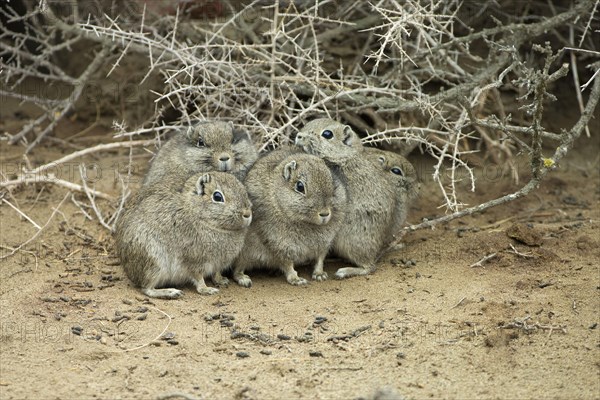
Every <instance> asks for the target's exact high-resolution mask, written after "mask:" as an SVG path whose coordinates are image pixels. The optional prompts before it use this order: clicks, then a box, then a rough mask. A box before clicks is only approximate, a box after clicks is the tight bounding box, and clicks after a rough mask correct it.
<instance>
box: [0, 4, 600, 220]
mask: <svg viewBox="0 0 600 400" xmlns="http://www.w3.org/2000/svg"><path fill="white" fill-rule="evenodd" d="M122 3H123V4H126V5H131V4H137V3H136V2H133V1H126V0H123V1H122ZM101 4H104V3H102V2H101V1H100V0H98V5H99V6H98V10H101V11H102V12H97V13H96V14H90V15H79V14H80V13H79V9H78V7H77V6H75V7H74V9H73V13H72V15H70V16H68V17H67V18H65V17H64V16H57V15H58V13H57V12H56V10H55V9H54V8H53V7H54V6H53V4H52V3H48V4H46V9H44V10H42V9H41V8H40V7H39V6H37V7H33V8H32V9H30V10H29V11H28V12H27V14H26V15H19V14H18V13H16V12H14V11H13V10H12V9H10V8H6V10H5V9H2V10H0V12H2V13H3V14H4V16H5V17H6V18H7V19H8V20H10V21H11V23H15V22H20V23H22V24H24V26H26V27H27V30H26V31H27V32H28V33H27V34H22V33H16V32H13V31H9V30H6V31H4V32H0V52H2V59H1V60H0V69H1V70H2V73H1V78H2V85H3V86H2V88H0V96H13V97H16V98H18V99H20V100H21V101H23V102H30V103H33V104H36V105H37V106H38V107H39V108H40V109H41V110H42V111H43V113H42V114H41V115H40V116H39V117H36V118H34V119H33V120H31V121H30V122H28V123H27V124H25V125H24V127H23V128H22V129H21V130H20V131H19V132H17V133H16V134H14V135H8V134H7V135H6V138H5V139H6V140H8V142H9V143H10V144H23V145H24V146H25V150H24V152H25V153H29V152H31V151H32V150H33V149H34V148H35V146H36V145H38V144H39V143H41V142H43V140H44V139H45V138H48V137H49V135H51V134H52V131H53V129H54V128H55V127H56V125H57V123H58V122H59V121H60V120H61V119H63V118H65V117H66V116H67V115H68V114H69V113H70V112H71V111H72V110H73V109H75V107H76V102H77V100H78V99H79V98H80V97H81V94H82V93H83V92H84V91H85V88H86V83H88V82H89V80H90V79H92V78H93V77H94V76H96V75H97V74H98V72H99V71H101V70H106V69H109V68H107V67H110V69H109V71H108V74H110V73H112V72H113V71H114V70H115V69H117V68H120V67H121V63H122V62H123V61H124V60H125V59H126V58H127V57H130V56H132V55H135V57H137V58H138V59H139V58H140V57H143V58H145V59H146V60H147V66H148V69H147V72H146V74H145V75H144V78H143V79H142V80H145V79H147V78H148V77H150V76H155V75H160V76H161V77H162V78H163V82H164V89H163V90H162V91H161V92H160V93H153V94H152V95H153V96H155V104H156V115H155V116H154V118H153V120H152V121H150V122H149V123H148V124H147V125H146V126H141V127H136V128H134V129H132V130H130V131H127V130H126V129H125V127H124V124H115V127H116V128H117V130H118V132H117V134H116V135H115V139H116V138H123V137H126V138H129V139H130V141H129V142H116V143H107V144H102V145H98V146H93V147H90V148H88V149H84V150H83V151H81V152H75V153H73V154H71V155H67V156H65V157H63V158H62V159H60V160H57V161H55V163H59V164H60V163H61V162H66V161H68V160H72V159H74V158H77V157H80V156H82V155H85V154H91V153H94V152H97V151H103V150H106V149H108V148H114V147H121V146H128V147H129V148H132V147H133V146H138V145H146V144H144V143H148V142H146V141H144V140H135V141H134V140H131V139H132V138H134V137H135V136H138V135H147V134H149V133H150V134H154V135H155V136H156V140H157V142H158V143H160V140H162V138H163V137H164V133H165V132H167V131H169V130H171V129H172V128H173V127H175V126H177V125H178V124H181V123H184V124H187V123H189V122H190V121H192V120H196V119H208V118H223V119H229V120H232V121H234V123H236V124H237V125H238V126H241V127H245V128H247V129H248V130H250V131H252V132H253V133H254V134H255V136H256V137H257V139H258V140H257V141H258V144H259V145H260V148H261V150H268V149H270V148H274V147H277V146H279V145H280V144H284V143H288V142H290V140H291V138H292V137H293V135H294V134H295V132H296V131H297V130H298V129H299V128H300V127H301V126H302V125H303V124H304V123H305V122H306V121H308V120H310V119H311V118H313V117H315V116H323V115H328V116H330V117H332V118H336V119H339V120H342V121H344V122H346V123H349V124H351V125H353V127H354V128H355V129H356V130H357V131H358V132H359V133H360V134H361V135H362V136H363V143H365V144H377V145H381V146H387V147H388V148H389V147H391V148H393V149H396V150H401V151H403V152H405V153H407V152H409V151H411V150H413V149H415V148H419V149H420V150H421V151H424V152H427V153H428V154H430V155H431V156H433V157H434V158H435V160H436V161H437V163H436V164H435V170H434V172H433V179H434V182H435V183H436V184H437V186H438V187H439V188H440V192H441V198H442V199H443V205H442V206H445V207H446V209H447V211H450V212H451V214H448V215H445V216H443V217H441V218H437V219H435V220H431V221H424V222H423V223H421V224H416V225H412V226H409V227H407V228H406V230H411V229H420V228H426V227H432V226H434V225H436V224H439V223H442V222H446V221H449V220H452V219H455V218H459V217H462V216H465V215H469V214H472V213H475V212H479V211H482V210H485V209H487V208H490V207H493V206H496V205H500V204H503V203H506V202H508V201H512V200H515V199H517V198H519V197H523V196H525V195H527V194H528V193H530V192H531V191H532V190H534V189H535V188H536V187H537V186H538V184H539V183H540V181H541V180H542V179H543V177H544V176H545V175H546V174H547V173H548V172H549V171H550V170H552V169H553V168H556V166H557V165H558V163H559V161H560V160H561V159H562V158H563V157H564V156H565V155H566V153H567V152H568V151H569V149H570V148H571V147H572V145H573V143H574V141H575V140H576V139H577V137H579V135H580V133H581V131H582V129H584V127H585V126H586V125H587V124H588V122H589V121H590V119H591V117H592V114H593V111H594V109H595V108H596V105H597V103H598V97H599V91H600V89H598V86H599V82H600V79H599V78H598V71H600V64H599V63H591V62H588V64H589V67H591V68H592V72H593V74H592V77H591V78H589V80H588V81H587V83H585V84H584V85H583V88H587V87H588V86H589V85H591V86H592V90H591V93H590V95H589V98H588V101H587V105H586V106H585V108H584V110H583V112H582V115H581V118H580V119H579V121H578V122H577V124H575V126H573V127H572V128H571V130H569V131H568V132H563V133H556V132H551V131H549V130H548V129H547V128H544V124H543V122H544V121H543V117H544V114H543V109H544V106H545V104H547V102H548V101H551V100H552V99H553V97H554V96H553V95H552V91H553V90H554V87H553V82H554V81H556V80H557V79H560V78H562V77H563V76H564V75H565V74H567V72H568V71H569V68H568V65H563V66H561V67H557V66H556V64H557V63H558V62H564V60H563V59H562V58H563V56H564V51H561V50H559V49H551V48H549V47H547V46H546V47H544V46H541V44H542V40H545V38H546V37H547V36H544V35H547V33H548V32H558V31H561V30H564V32H569V34H572V35H575V34H577V35H579V38H578V39H579V40H578V45H579V47H580V48H578V49H575V50H577V57H576V59H577V60H579V64H577V63H575V62H573V61H572V58H571V65H572V66H574V65H582V64H583V61H584V60H586V59H587V60H589V58H590V57H592V58H593V57H598V56H599V55H600V53H599V52H598V49H597V45H596V44H595V43H597V40H596V41H594V38H597V31H596V30H594V29H593V26H592V25H593V23H594V17H593V13H594V10H595V9H596V7H597V1H594V0H580V1H576V2H575V4H574V5H573V6H572V7H571V8H567V9H562V10H560V12H558V11H556V10H554V8H552V13H550V12H548V13H547V14H546V15H544V16H540V18H538V19H536V21H537V22H534V23H530V22H525V21H526V19H525V18H521V16H515V18H514V19H512V20H506V19H505V20H504V21H498V23H497V26H495V27H488V28H482V26H483V23H482V21H481V20H477V18H473V17H472V13H470V12H469V9H468V5H465V4H462V3H460V2H427V1H419V0H408V1H402V2H400V1H398V0H378V1H376V2H347V3H344V2H334V1H329V0H323V1H319V2H310V1H295V2H285V4H284V2H274V3H272V2H269V3H265V2H262V1H259V0H256V1H253V2H251V3H249V4H247V5H245V6H241V7H240V6H239V3H230V4H231V8H232V10H233V12H232V15H230V16H229V17H227V16H224V17H222V18H221V19H215V20H213V21H211V22H210V23H208V22H207V21H197V20H194V19H193V18H190V17H189V16H185V13H184V12H183V11H181V10H178V11H177V13H176V14H175V15H159V16H157V15H153V14H151V13H150V12H149V11H146V8H145V7H144V9H143V10H140V12H139V13H137V14H136V13H132V12H129V13H128V14H127V15H116V13H115V12H113V11H114V10H113V9H112V8H111V9H103V8H102V6H101ZM233 4H237V5H238V6H237V7H236V6H234V5H233ZM262 4H269V5H267V6H262ZM540 4H541V5H540V7H541V8H542V9H543V8H544V7H546V4H545V3H543V4H542V3H540ZM502 5H503V2H502V1H500V2H491V1H490V2H486V4H485V6H486V7H487V8H486V9H487V10H488V11H490V12H493V11H494V10H499V9H501V8H502ZM130 9H131V8H129V10H130ZM554 11H556V12H554ZM497 15H499V16H501V15H504V14H502V13H498V14H497ZM484 17H486V16H484ZM513 21H516V22H513ZM57 37H60V38H61V40H56V38H57ZM30 42H33V44H34V45H35V48H36V49H37V50H36V51H37V52H38V53H36V54H34V53H35V51H34V52H32V51H31V50H29V47H28V43H30ZM536 42H537V43H539V44H535V45H533V46H532V45H531V43H536ZM81 43H85V44H86V45H87V47H90V48H91V49H92V50H93V51H94V52H95V54H96V56H94V57H92V59H91V61H90V62H89V63H88V64H87V66H86V68H84V69H83V72H82V73H80V74H79V75H75V74H72V73H69V72H68V68H66V67H65V65H63V64H61V63H59V62H57V60H58V59H59V57H57V54H58V53H59V52H61V51H66V50H69V49H71V48H73V47H74V46H75V45H78V44H79V45H81ZM573 43H574V42H573ZM89 44H92V45H89ZM540 52H541V53H542V54H543V55H545V58H544V59H543V61H544V62H543V65H538V63H537V62H535V61H536V59H537V58H539V57H537V56H536V54H539V53H540ZM574 52H575V51H574V50H571V53H570V55H572V54H574ZM531 60H533V61H534V62H530V61H531ZM109 64H111V65H109ZM551 71H554V72H551ZM32 80H33V81H39V80H43V81H44V82H45V83H46V84H61V85H67V86H68V87H70V88H71V91H70V94H69V95H68V96H67V97H65V98H61V99H51V98H44V97H43V96H30V95H23V94H22V93H21V91H20V90H19V88H20V87H21V85H23V84H24V83H26V82H28V81H32ZM501 91H502V93H503V94H504V95H509V97H510V95H511V94H514V93H515V92H516V93H517V94H515V95H514V96H513V98H512V99H508V100H507V99H503V98H502V96H500V94H499V93H500V92H501ZM148 95H149V96H150V95H151V94H150V93H149V94H148ZM490 98H492V99H494V101H492V102H490V100H489V99H490ZM486 99H487V100H486ZM524 101H527V102H528V103H527V104H525V105H524V106H523V107H521V109H517V108H515V107H513V105H514V104H515V103H519V102H521V103H523V102H524ZM167 110H171V111H174V112H175V115H176V116H175V117H174V119H173V117H172V119H171V120H167V121H165V114H166V111H167ZM542 144H543V145H544V146H548V145H552V146H558V147H556V151H555V153H554V155H553V156H552V157H549V158H544V157H543V155H542ZM113 145H114V147H112V146H113ZM473 146H475V147H473ZM480 150H485V151H487V152H488V153H491V154H492V158H493V159H494V160H495V161H496V162H498V163H503V162H505V161H508V163H511V162H512V160H511V158H512V157H513V156H514V154H515V153H514V152H515V151H524V152H527V153H528V154H529V156H530V161H531V166H532V171H533V177H532V178H531V180H530V181H529V182H528V183H527V184H525V185H524V186H523V187H522V188H521V189H520V190H519V191H517V192H515V193H513V194H510V195H507V196H503V197H501V198H498V199H494V200H491V201H488V202H485V203H482V204H479V205H476V206H474V207H469V208H464V207H465V204H463V203H462V202H461V200H460V198H461V178H460V176H461V174H459V171H462V172H466V176H467V178H468V180H469V188H470V189H471V190H473V189H474V188H475V174H474V168H475V167H473V166H472V165H470V164H469V162H468V161H467V159H468V157H467V156H469V155H470V154H472V153H473V152H475V151H480ZM130 162H131V154H130ZM55 163H48V164H46V165H43V166H41V167H38V168H26V169H24V170H23V171H21V172H20V174H19V175H18V176H17V178H16V179H10V180H8V179H7V180H3V181H2V182H0V187H1V188H8V187H15V186H19V185H24V184H28V183H31V182H35V181H36V179H37V182H42V183H49V182H51V183H54V184H58V185H62V186H64V187H67V188H68V189H69V190H76V191H81V192H83V193H86V194H87V196H88V200H89V201H90V207H91V208H92V209H94V213H95V215H96V216H97V218H98V219H99V220H100V221H101V223H102V224H103V226H105V227H107V228H109V229H110V227H114V223H115V222H116V219H117V218H118V212H117V213H115V214H113V215H112V217H110V218H107V219H106V220H105V219H104V214H103V213H102V210H101V209H100V208H99V207H98V204H96V199H97V198H109V197H111V196H109V195H108V194H104V193H101V192H98V191H95V190H94V189H92V188H90V187H88V186H87V185H86V182H83V185H79V184H76V183H72V182H67V181H61V180H56V179H47V178H48V177H47V176H45V175H43V172H45V171H47V170H49V169H50V168H51V165H53V164H55ZM446 171H449V173H444V172H446ZM40 173H41V174H42V178H41V179H40ZM462 176H465V174H462ZM50 178H51V177H50ZM516 178H518V176H516ZM3 179H4V178H3ZM127 193H128V190H127V188H126V187H125V185H124V184H123V185H122V194H121V197H120V199H119V201H118V206H117V209H118V210H120V209H121V208H122V205H123V201H124V198H125V197H126V195H127Z"/></svg>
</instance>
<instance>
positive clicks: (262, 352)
mask: <svg viewBox="0 0 600 400" xmlns="http://www.w3.org/2000/svg"><path fill="white" fill-rule="evenodd" d="M260 354H264V355H265V356H270V355H271V354H273V352H272V351H271V350H266V349H265V350H261V351H260Z"/></svg>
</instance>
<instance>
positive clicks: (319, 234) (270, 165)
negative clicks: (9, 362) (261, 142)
mask: <svg viewBox="0 0 600 400" xmlns="http://www.w3.org/2000/svg"><path fill="white" fill-rule="evenodd" d="M298 181H302V183H303V185H304V191H305V194H302V193H300V192H298V191H297V190H296V185H297V182H298ZM244 183H245V185H246V188H247V189H248V195H249V196H250V200H251V201H252V204H253V213H254V220H253V222H252V225H251V226H250V229H249V230H248V235H247V236H246V243H245V245H244V248H243V250H242V252H241V253H240V256H239V258H238V259H237V260H236V262H235V264H234V280H235V281H236V282H238V283H239V284H240V285H242V286H246V287H248V286H251V284H252V281H251V280H250V278H249V277H248V276H247V275H245V274H244V271H246V270H248V269H251V268H255V267H266V268H279V269H280V270H281V271H283V273H284V274H285V276H286V279H287V281H288V282H289V283H290V284H293V285H302V284H306V283H307V281H306V280H305V279H304V278H300V277H298V274H297V272H296V270H295V269H294V265H298V264H304V263H308V262H311V261H316V263H315V266H314V270H313V274H312V277H313V279H315V280H318V281H321V280H325V279H327V274H326V273H325V272H324V271H323V260H324V259H325V257H326V255H327V252H328V250H329V247H330V244H331V242H332V241H333V238H334V237H335V235H336V232H337V230H338V229H339V225H340V223H341V221H342V220H343V218H344V217H343V210H344V208H345V203H346V194H345V189H344V188H343V186H342V185H340V184H339V182H335V181H334V178H333V176H332V174H331V171H330V170H329V168H328V167H327V166H326V165H325V163H324V162H323V160H321V159H320V158H318V157H315V156H311V155H308V154H304V153H302V152H300V151H298V150H294V149H289V148H287V149H280V150H275V151H273V152H271V153H269V154H267V155H266V156H264V157H262V158H260V159H259V160H258V161H257V162H256V163H255V164H254V166H253V167H252V169H250V171H249V172H248V176H247V177H246V180H245V181H244Z"/></svg>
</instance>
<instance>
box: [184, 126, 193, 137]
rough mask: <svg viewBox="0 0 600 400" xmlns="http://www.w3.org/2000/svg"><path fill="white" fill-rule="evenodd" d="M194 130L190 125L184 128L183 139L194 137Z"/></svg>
mask: <svg viewBox="0 0 600 400" xmlns="http://www.w3.org/2000/svg"><path fill="white" fill-rule="evenodd" d="M195 130H196V127H195V126H194V125H190V126H187V127H185V131H184V133H185V137H187V138H188V139H192V138H193V137H194V131H195Z"/></svg>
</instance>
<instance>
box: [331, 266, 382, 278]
mask: <svg viewBox="0 0 600 400" xmlns="http://www.w3.org/2000/svg"><path fill="white" fill-rule="evenodd" d="M371 272H373V268H368V267H367V268H364V267H346V268H340V269H338V270H337V271H336V273H335V277H336V278H337V279H345V278H350V277H352V276H363V275H369V274H370V273H371Z"/></svg>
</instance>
